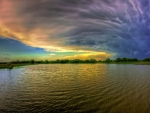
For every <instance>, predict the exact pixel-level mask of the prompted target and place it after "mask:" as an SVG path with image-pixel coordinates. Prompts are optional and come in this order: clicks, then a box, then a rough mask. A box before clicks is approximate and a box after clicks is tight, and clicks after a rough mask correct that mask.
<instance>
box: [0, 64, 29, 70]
mask: <svg viewBox="0 0 150 113" xmlns="http://www.w3.org/2000/svg"><path fill="white" fill-rule="evenodd" d="M26 65H31V64H0V69H13V68H15V67H21V66H26Z"/></svg>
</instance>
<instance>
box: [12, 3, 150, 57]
mask: <svg viewBox="0 0 150 113" xmlns="http://www.w3.org/2000/svg"><path fill="white" fill-rule="evenodd" d="M13 1H14V2H15V3H16V6H17V7H18V9H19V10H17V14H18V15H19V17H20V19H23V21H21V23H20V24H21V25H22V26H24V27H26V28H27V30H29V31H30V30H32V29H35V28H37V27H38V28H40V27H41V28H42V29H56V31H55V32H54V33H53V34H52V35H50V36H49V37H51V38H52V39H53V40H60V39H61V38H63V39H64V40H65V44H64V43H63V44H62V45H63V46H84V47H85V48H87V49H90V50H94V51H105V52H108V53H112V54H116V56H115V57H138V58H144V57H148V56H149V51H150V10H149V9H150V5H149V4H150V3H149V1H148V0H113V1H112V0H13ZM60 46H61V44H60Z"/></svg>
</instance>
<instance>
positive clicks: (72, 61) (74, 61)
mask: <svg viewBox="0 0 150 113" xmlns="http://www.w3.org/2000/svg"><path fill="white" fill-rule="evenodd" d="M138 61H147V62H150V58H145V59H143V60H138V59H137V58H117V59H115V60H112V59H110V58H107V59H106V60H95V59H87V60H80V59H74V60H68V59H62V60H60V59H58V60H44V61H43V60H40V61H36V60H24V61H19V60H17V61H12V62H11V63H12V64H60V63H61V64H66V63H113V62H114V63H118V62H138ZM6 63H7V62H0V64H6Z"/></svg>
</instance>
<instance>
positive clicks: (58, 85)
mask: <svg viewBox="0 0 150 113" xmlns="http://www.w3.org/2000/svg"><path fill="white" fill-rule="evenodd" d="M3 112H4V113H12V112H14V113H47V112H49V113H60V112H63V113H150V66H148V65H117V64H110V65H107V64H64V65H63V64H54V65H52V64H50V65H33V66H25V67H23V68H19V69H13V70H0V113H3Z"/></svg>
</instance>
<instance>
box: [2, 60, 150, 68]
mask: <svg viewBox="0 0 150 113" xmlns="http://www.w3.org/2000/svg"><path fill="white" fill-rule="evenodd" d="M38 64H45V65H46V64H133V65H150V62H146V61H139V62H109V63H106V62H97V63H34V64H31V63H28V64H23V63H22V64H9V65H8V64H0V69H13V68H16V67H18V68H19V67H21V66H28V65H38Z"/></svg>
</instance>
